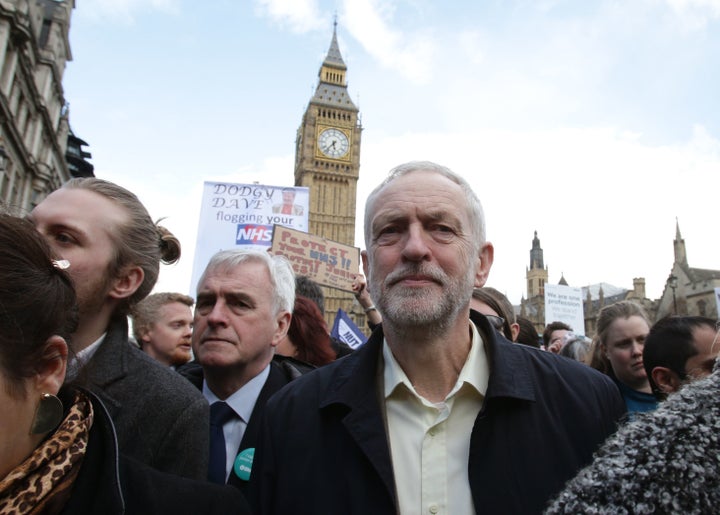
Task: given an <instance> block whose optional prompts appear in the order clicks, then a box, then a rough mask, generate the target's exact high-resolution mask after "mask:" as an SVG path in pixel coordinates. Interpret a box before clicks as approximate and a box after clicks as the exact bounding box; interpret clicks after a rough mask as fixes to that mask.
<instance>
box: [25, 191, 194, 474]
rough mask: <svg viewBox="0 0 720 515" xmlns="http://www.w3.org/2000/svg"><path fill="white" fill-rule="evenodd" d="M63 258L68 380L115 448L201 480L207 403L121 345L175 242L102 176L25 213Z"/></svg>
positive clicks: (174, 253) (175, 255)
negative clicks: (112, 436) (85, 397)
mask: <svg viewBox="0 0 720 515" xmlns="http://www.w3.org/2000/svg"><path fill="white" fill-rule="evenodd" d="M28 218H29V219H30V221H32V222H33V223H34V224H35V227H36V228H37V230H38V231H39V232H40V233H41V234H42V235H43V236H45V238H46V239H47V240H48V242H49V243H50V246H51V247H52V249H53V250H54V251H55V253H56V254H57V255H58V257H59V258H61V259H62V261H60V266H63V267H66V268H67V271H68V272H69V274H70V276H71V278H72V279H73V283H74V286H75V289H76V291H77V297H78V310H79V323H78V327H77V330H76V331H75V333H74V334H73V335H72V340H71V344H72V349H73V351H74V353H75V356H76V359H75V360H74V361H73V362H71V363H70V366H69V375H70V376H71V377H73V376H75V377H77V378H78V380H79V381H80V382H81V383H82V384H87V386H89V387H90V388H91V389H92V390H93V391H95V393H96V394H97V395H98V397H99V398H100V399H101V400H102V402H103V404H104V405H105V406H106V407H107V409H108V411H109V413H110V416H111V417H112V421H113V423H114V425H115V430H116V431H117V436H118V444H119V448H120V451H121V452H123V453H124V454H126V455H128V456H130V457H132V458H135V459H136V460H138V461H140V462H143V463H146V464H147V465H149V466H151V467H154V468H156V469H158V470H161V471H163V472H170V473H173V474H177V475H180V476H185V477H189V478H194V479H204V478H205V477H206V475H207V459H208V424H207V420H208V406H207V403H206V402H205V399H203V397H202V395H200V394H199V393H198V392H197V390H195V389H194V388H192V386H191V385H188V384H187V381H185V380H184V379H183V378H182V377H180V376H179V375H177V374H176V373H175V372H173V371H172V370H170V369H168V368H167V367H163V366H161V365H160V364H159V363H157V362H156V361H155V360H153V359H152V358H150V357H149V356H147V355H146V354H145V353H143V352H142V351H141V350H139V349H138V348H137V347H135V346H134V345H131V344H130V343H129V342H128V324H127V314H128V312H129V310H130V309H131V307H132V306H133V305H134V304H135V303H137V302H139V301H140V300H142V299H143V298H145V297H146V296H147V295H148V293H150V291H151V290H152V288H153V286H154V285H155V282H156V281H157V277H158V273H159V270H160V261H161V260H162V261H163V262H165V263H172V262H174V261H176V260H177V259H179V257H180V244H179V242H178V241H177V239H176V238H175V237H174V236H173V235H172V234H170V233H169V231H167V230H166V229H164V228H163V227H160V226H157V225H155V223H153V221H152V219H151V218H150V215H149V214H148V212H147V210H146V209H145V207H144V206H143V205H142V204H141V203H140V201H139V200H138V198H137V197H136V196H135V195H134V194H132V193H131V192H129V191H128V190H126V189H125V188H122V187H121V186H118V185H117V184H113V183H111V182H108V181H103V180H101V179H96V178H94V177H92V178H84V179H73V180H71V181H70V182H68V183H65V184H64V185H63V187H62V188H60V189H59V190H56V191H54V192H53V193H51V194H50V195H49V196H48V197H47V198H46V199H45V200H43V201H42V202H41V203H40V204H39V205H38V206H37V207H36V208H35V209H33V211H32V213H31V214H30V216H29V217H28Z"/></svg>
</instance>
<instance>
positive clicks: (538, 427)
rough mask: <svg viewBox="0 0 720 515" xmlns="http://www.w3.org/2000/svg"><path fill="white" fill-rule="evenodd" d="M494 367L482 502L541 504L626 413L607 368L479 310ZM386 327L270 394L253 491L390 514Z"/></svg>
mask: <svg viewBox="0 0 720 515" xmlns="http://www.w3.org/2000/svg"><path fill="white" fill-rule="evenodd" d="M472 317H473V321H474V322H475V324H476V325H477V326H478V329H479V331H480V333H481V334H482V335H483V340H484V342H485V350H486V352H487V355H488V359H489V363H490V377H489V383H488V389H487V392H486V396H485V400H484V403H483V406H482V408H481V410H480V413H479V414H478V416H477V418H476V420H475V425H474V427H473V430H472V434H471V435H470V455H469V457H468V475H469V481H470V489H471V491H472V497H473V502H474V504H475V509H476V511H477V513H499V514H512V513H517V514H528V513H539V512H540V511H541V510H542V509H543V507H544V506H545V503H546V502H547V501H548V499H550V498H551V497H552V496H553V494H555V493H557V492H558V491H560V489H561V488H562V486H563V484H564V483H565V481H567V480H568V479H570V478H572V477H573V476H574V475H575V474H576V473H577V472H578V471H579V469H580V468H581V467H582V466H584V465H586V464H587V463H589V462H590V460H591V458H592V454H593V451H595V449H596V448H597V447H598V446H599V445H600V444H601V443H602V442H603V441H604V440H605V438H606V437H607V436H608V435H609V434H611V433H612V432H613V431H614V430H615V428H616V421H617V420H618V419H619V418H620V417H621V416H622V414H623V413H624V404H623V401H622V398H621V397H620V394H619V392H618V390H617V387H616V386H615V385H614V384H613V383H612V381H611V380H610V379H609V378H608V377H607V376H605V375H603V374H601V373H599V372H597V371H596V370H593V369H591V368H589V367H587V366H585V365H582V364H580V363H577V362H574V361H571V360H569V359H567V358H563V357H560V356H556V355H553V354H551V353H549V352H543V351H540V350H538V349H534V348H532V347H528V346H525V345H517V344H513V343H511V342H509V341H507V340H506V339H505V338H503V337H502V336H500V335H498V334H497V333H496V332H495V331H494V330H493V329H492V327H491V326H490V324H489V322H488V321H487V319H486V318H485V317H484V316H482V315H479V314H476V313H473V314H472ZM382 343H383V334H382V327H380V328H378V329H376V330H375V332H373V334H372V336H371V337H370V339H369V340H368V342H367V343H366V344H365V345H364V346H362V347H360V348H359V349H358V350H356V351H355V352H353V353H352V354H351V355H349V356H347V357H345V358H343V359H342V360H340V361H337V362H335V363H332V364H330V365H327V366H325V367H322V368H319V369H318V370H316V371H314V372H311V373H309V374H307V375H305V376H303V377H302V378H300V379H298V380H297V381H294V382H293V384H291V385H289V386H288V387H287V388H284V389H283V390H282V391H281V392H279V393H278V394H276V395H275V396H274V397H273V398H272V399H271V400H270V401H269V402H268V404H267V408H266V410H265V414H266V415H265V420H264V424H263V428H262V442H261V443H260V445H259V446H258V448H257V450H256V453H255V463H254V465H253V469H252V475H251V478H250V488H249V489H248V499H249V500H250V501H251V505H253V508H254V509H255V510H256V511H257V512H258V513H260V514H284V513H294V514H302V513H307V514H317V513H344V514H355V513H357V514H365V513H372V514H390V513H395V512H396V494H395V478H394V474H393V466H392V461H391V457H390V451H389V446H388V440H387V435H386V432H385V424H384V422H383V414H382V408H381V404H380V400H379V397H380V395H379V394H378V390H377V374H378V363H380V354H381V352H382Z"/></svg>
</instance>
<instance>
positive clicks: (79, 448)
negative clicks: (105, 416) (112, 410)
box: [0, 392, 93, 515]
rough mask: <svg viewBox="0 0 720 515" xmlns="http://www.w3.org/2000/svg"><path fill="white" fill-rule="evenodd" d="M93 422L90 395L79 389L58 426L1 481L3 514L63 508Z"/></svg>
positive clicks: (0, 514)
mask: <svg viewBox="0 0 720 515" xmlns="http://www.w3.org/2000/svg"><path fill="white" fill-rule="evenodd" d="M92 422H93V408H92V404H91V403H90V399H88V397H87V396H86V395H84V394H83V393H81V392H77V393H76V394H75V398H74V400H73V404H72V406H71V407H70V409H69V410H68V414H67V416H66V417H65V419H64V420H63V421H62V422H61V423H60V426H59V427H58V428H57V430H55V432H54V433H53V434H52V435H50V436H49V437H48V438H47V439H45V440H44V441H43V442H42V443H41V444H40V446H39V447H38V448H37V449H35V451H34V452H33V453H32V454H31V455H30V457H28V459H26V460H25V461H24V462H23V463H21V464H20V465H19V466H18V467H16V468H15V469H14V470H12V471H11V472H10V473H9V474H8V475H7V476H6V477H5V478H4V479H3V480H2V481H0V515H26V514H43V515H44V514H54V513H58V512H60V510H62V508H63V506H64V505H65V503H66V502H67V500H68V498H69V497H70V492H71V490H72V486H73V482H74V481H75V478H76V477H77V475H78V472H79V471H80V466H81V464H82V460H83V458H84V456H85V450H86V449H87V442H88V437H89V435H90V427H91V426H92Z"/></svg>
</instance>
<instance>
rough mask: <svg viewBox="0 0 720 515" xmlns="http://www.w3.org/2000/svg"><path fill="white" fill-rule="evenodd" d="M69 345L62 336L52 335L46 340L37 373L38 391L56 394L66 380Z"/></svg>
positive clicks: (36, 384) (36, 383)
mask: <svg viewBox="0 0 720 515" xmlns="http://www.w3.org/2000/svg"><path fill="white" fill-rule="evenodd" d="M67 357H68V346H67V343H65V340H64V339H63V338H62V337H61V336H57V335H55V336H51V337H50V338H48V340H47V342H45V349H44V350H43V353H42V355H41V356H40V363H39V365H38V368H37V372H36V374H35V388H36V389H37V393H50V394H52V395H56V394H57V393H58V392H59V391H60V387H61V386H62V384H63V382H65V370H66V367H67Z"/></svg>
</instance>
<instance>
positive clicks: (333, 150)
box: [318, 129, 350, 159]
mask: <svg viewBox="0 0 720 515" xmlns="http://www.w3.org/2000/svg"><path fill="white" fill-rule="evenodd" d="M318 148H320V152H322V153H323V154H325V155H326V156H328V157H332V158H334V159H337V158H339V157H342V156H344V155H345V154H347V153H348V150H349V149H350V142H349V141H348V137H347V135H346V134H345V133H344V132H343V131H341V130H339V129H325V130H324V131H322V132H321V133H320V136H318Z"/></svg>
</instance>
